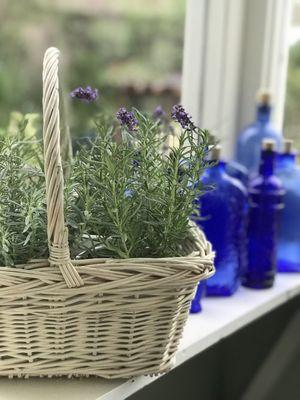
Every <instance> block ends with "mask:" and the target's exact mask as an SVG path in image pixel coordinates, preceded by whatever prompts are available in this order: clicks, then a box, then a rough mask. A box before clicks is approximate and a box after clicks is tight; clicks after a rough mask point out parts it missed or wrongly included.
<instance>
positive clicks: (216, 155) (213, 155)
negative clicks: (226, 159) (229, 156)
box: [211, 144, 221, 161]
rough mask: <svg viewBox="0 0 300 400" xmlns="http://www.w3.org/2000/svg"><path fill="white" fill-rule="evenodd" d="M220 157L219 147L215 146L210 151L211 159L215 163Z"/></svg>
mask: <svg viewBox="0 0 300 400" xmlns="http://www.w3.org/2000/svg"><path fill="white" fill-rule="evenodd" d="M220 157H221V146H220V145H219V144H217V145H216V146H214V147H213V148H212V150H211V159H212V160H213V161H217V160H220Z"/></svg>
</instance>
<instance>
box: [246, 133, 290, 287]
mask: <svg viewBox="0 0 300 400" xmlns="http://www.w3.org/2000/svg"><path fill="white" fill-rule="evenodd" d="M275 146H276V144H275V142H274V141H273V140H267V139H266V140H264V141H263V147H262V151H261V163H260V167H259V175H258V176H257V177H256V178H254V179H252V180H251V182H250V185H249V201H250V208H249V224H248V265H247V268H246V271H245V273H244V275H243V278H242V283H243V285H244V286H247V287H251V288H257V289H261V288H267V287H271V286H272V285H273V282H274V278H275V272H276V247H277V240H278V226H279V215H280V210H281V209H282V207H283V203H282V200H283V194H284V191H283V188H282V184H281V181H280V180H279V179H278V178H277V177H276V176H275V175H274V168H275V158H276V152H275Z"/></svg>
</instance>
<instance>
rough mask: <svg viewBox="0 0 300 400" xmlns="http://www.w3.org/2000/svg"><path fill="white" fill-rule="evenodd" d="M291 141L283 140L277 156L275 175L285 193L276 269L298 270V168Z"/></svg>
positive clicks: (299, 211)
mask: <svg viewBox="0 0 300 400" xmlns="http://www.w3.org/2000/svg"><path fill="white" fill-rule="evenodd" d="M292 144H293V142H292V141H291V140H286V141H285V142H284V151H283V153H281V154H280V155H279V156H278V158H277V167H276V175H277V176H278V177H279V178H280V179H281V181H282V184H283V187H284V190H285V194H284V197H283V203H284V209H283V211H282V215H281V219H280V227H279V241H278V251H277V270H278V271H280V272H300V168H299V167H298V166H297V165H296V155H297V154H296V152H294V151H293V149H292Z"/></svg>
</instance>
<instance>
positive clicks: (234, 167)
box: [226, 161, 249, 187]
mask: <svg viewBox="0 0 300 400" xmlns="http://www.w3.org/2000/svg"><path fill="white" fill-rule="evenodd" d="M226 172H227V174H228V175H230V176H232V178H236V179H238V180H239V181H240V182H242V184H243V185H244V186H245V187H248V183H249V172H248V170H247V168H246V167H245V166H244V165H242V164H240V163H238V162H237V161H229V162H228V163H227V165H226Z"/></svg>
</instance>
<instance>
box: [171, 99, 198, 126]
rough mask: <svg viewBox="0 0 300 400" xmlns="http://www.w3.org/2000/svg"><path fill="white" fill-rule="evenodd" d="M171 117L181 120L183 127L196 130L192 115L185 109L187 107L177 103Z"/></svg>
mask: <svg viewBox="0 0 300 400" xmlns="http://www.w3.org/2000/svg"><path fill="white" fill-rule="evenodd" d="M171 117H172V118H173V119H174V120H175V121H177V122H179V124H180V125H181V126H182V128H183V129H188V130H191V131H192V130H194V129H195V125H194V123H193V121H192V119H191V117H190V115H189V114H188V113H187V112H186V111H185V109H184V108H183V107H182V106H181V105H180V104H177V105H175V106H173V107H172V113H171Z"/></svg>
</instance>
